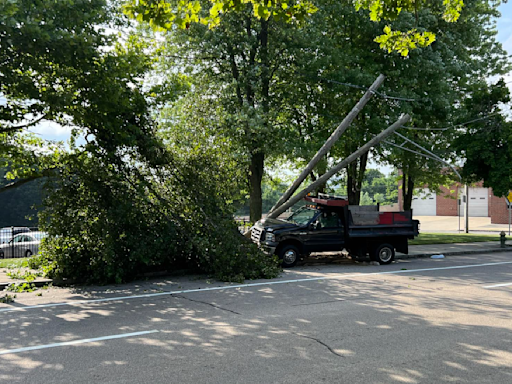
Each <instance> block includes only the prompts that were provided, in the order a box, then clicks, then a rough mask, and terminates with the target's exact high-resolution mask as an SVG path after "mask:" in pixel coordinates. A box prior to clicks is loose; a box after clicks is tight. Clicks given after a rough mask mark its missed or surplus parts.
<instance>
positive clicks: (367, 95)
mask: <svg viewBox="0 0 512 384" xmlns="http://www.w3.org/2000/svg"><path fill="white" fill-rule="evenodd" d="M384 79H385V76H384V75H379V77H377V80H375V81H374V83H373V84H372V85H371V87H370V88H368V91H366V93H365V94H364V95H363V97H361V99H360V100H359V101H358V102H357V104H356V105H355V106H354V108H352V110H351V111H350V113H349V114H348V115H347V116H346V117H345V118H344V119H343V121H342V122H341V123H340V125H338V128H336V130H335V131H334V132H333V133H332V134H331V136H330V137H329V139H327V141H326V142H325V143H324V145H322V148H320V149H319V150H318V152H317V153H316V155H315V156H314V157H313V158H312V159H311V161H310V162H309V164H308V165H307V166H306V168H304V170H303V171H302V172H301V174H300V175H299V177H297V179H296V180H295V181H294V182H293V184H292V185H291V186H290V187H289V188H288V189H287V190H286V192H285V193H284V194H283V196H281V198H280V199H279V200H278V201H277V203H276V204H275V205H274V206H273V207H272V209H271V210H270V212H273V211H274V210H276V209H277V208H278V207H279V206H280V205H282V204H284V203H285V202H286V201H287V200H288V199H289V198H290V196H291V195H293V193H294V192H295V191H296V190H297V189H298V188H299V186H300V185H301V184H302V182H303V181H304V180H305V179H306V177H307V176H308V175H309V174H310V173H311V171H313V169H314V168H315V166H316V164H317V163H318V162H319V161H320V160H321V159H322V157H323V156H325V155H326V154H327V152H329V150H330V149H331V147H332V146H333V145H334V143H336V141H338V139H339V138H340V136H341V135H342V134H343V133H344V132H345V131H346V130H347V128H348V127H349V126H350V124H351V123H352V121H354V119H355V118H356V116H357V115H358V113H359V112H360V111H361V110H362V109H363V108H364V106H365V105H366V103H368V101H369V100H370V99H371V97H372V96H373V94H374V93H375V91H376V90H377V88H379V87H380V86H381V85H382V83H383V82H384Z"/></svg>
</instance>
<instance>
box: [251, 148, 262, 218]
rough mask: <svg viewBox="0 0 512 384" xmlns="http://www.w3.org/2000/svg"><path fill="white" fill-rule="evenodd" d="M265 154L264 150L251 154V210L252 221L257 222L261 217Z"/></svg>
mask: <svg viewBox="0 0 512 384" xmlns="http://www.w3.org/2000/svg"><path fill="white" fill-rule="evenodd" d="M264 160H265V155H264V154H263V153H262V152H256V153H253V154H252V155H251V165H250V166H249V182H250V187H251V192H250V202H249V207H250V210H251V213H250V221H251V222H252V223H255V222H256V221H258V220H259V219H261V214H262V199H261V179H262V177H263V162H264Z"/></svg>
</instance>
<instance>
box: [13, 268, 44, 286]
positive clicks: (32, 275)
mask: <svg viewBox="0 0 512 384" xmlns="http://www.w3.org/2000/svg"><path fill="white" fill-rule="evenodd" d="M7 276H8V277H9V278H11V279H14V280H25V281H27V282H28V283H31V282H33V281H34V280H35V279H36V278H37V277H39V276H42V273H41V272H32V271H25V272H23V273H21V271H19V270H18V271H13V272H7Z"/></svg>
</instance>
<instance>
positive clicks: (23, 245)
mask: <svg viewBox="0 0 512 384" xmlns="http://www.w3.org/2000/svg"><path fill="white" fill-rule="evenodd" d="M46 236H48V234H47V233H46V232H24V233H20V234H18V235H16V236H14V237H13V238H12V239H11V240H10V241H9V242H8V243H6V244H2V245H0V259H3V258H11V257H30V256H32V255H35V254H36V253H38V252H39V244H40V243H41V240H42V239H44V238H45V237H46Z"/></svg>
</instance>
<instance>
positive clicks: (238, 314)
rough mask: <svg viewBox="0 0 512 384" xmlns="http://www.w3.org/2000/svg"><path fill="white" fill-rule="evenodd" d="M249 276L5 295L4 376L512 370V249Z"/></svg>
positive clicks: (325, 375) (280, 377)
mask: <svg viewBox="0 0 512 384" xmlns="http://www.w3.org/2000/svg"><path fill="white" fill-rule="evenodd" d="M297 280H298V281H297ZM255 283H256V284H260V283H261V285H254V284H253V285H248V286H239V287H235V286H219V287H220V288H222V289H217V288H219V287H217V286H216V285H215V284H210V285H209V286H201V289H200V290H196V291H194V290H190V291H189V292H183V289H182V290H181V291H182V292H181V293H175V294H172V295H171V294H169V293H165V292H161V293H156V294H153V295H145V294H144V293H142V297H137V298H125V299H116V297H117V296H116V295H118V296H120V294H119V292H117V293H116V292H114V294H112V293H111V294H107V293H105V294H103V295H102V294H100V293H98V292H96V294H95V295H94V296H88V297H86V298H85V299H86V300H89V301H86V302H76V301H75V302H74V303H73V302H72V303H71V304H68V300H66V301H65V302H63V304H62V305H54V304H55V303H53V304H52V303H50V304H45V306H38V305H39V304H38V302H36V301H34V302H31V304H32V305H33V306H32V307H24V306H14V305H13V306H8V305H2V306H0V329H1V331H0V336H1V337H0V382H2V383H24V384H29V383H34V384H35V383H37V384H44V383H66V384H69V383H222V384H224V383H324V382H325V383H331V382H332V383H454V382H455V383H493V384H498V383H507V384H509V383H511V382H512V253H500V254H488V255H471V256H456V257H452V258H447V259H445V260H430V259H411V260H404V261H400V262H397V263H394V264H392V265H389V266H361V265H356V264H350V263H346V264H341V265H323V266H315V267H314V268H309V269H308V268H302V269H300V268H299V269H298V270H296V271H289V272H287V273H286V274H285V275H284V276H283V277H281V278H280V279H278V280H275V281H260V282H255ZM507 284H508V285H507ZM190 287H192V285H191V286H190ZM184 288H187V287H184ZM174 291H175V292H177V291H179V290H176V289H175V290H174ZM134 293H137V292H127V291H126V289H125V292H123V295H122V296H131V295H133V294H134ZM81 297H82V299H83V298H84V297H85V296H81ZM102 297H105V298H107V301H98V299H101V298H102ZM74 299H75V300H76V299H77V298H76V297H75V298H74ZM95 300H96V301H95Z"/></svg>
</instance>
